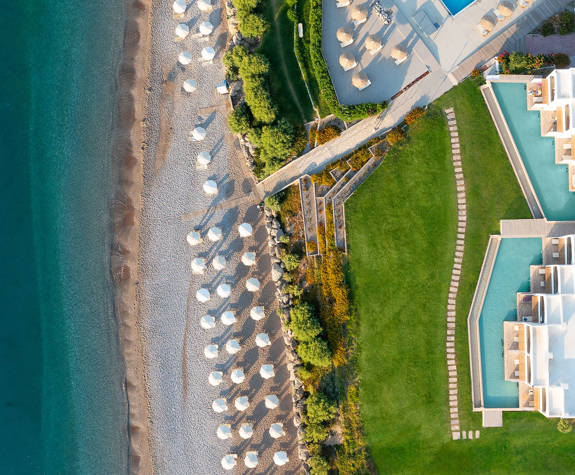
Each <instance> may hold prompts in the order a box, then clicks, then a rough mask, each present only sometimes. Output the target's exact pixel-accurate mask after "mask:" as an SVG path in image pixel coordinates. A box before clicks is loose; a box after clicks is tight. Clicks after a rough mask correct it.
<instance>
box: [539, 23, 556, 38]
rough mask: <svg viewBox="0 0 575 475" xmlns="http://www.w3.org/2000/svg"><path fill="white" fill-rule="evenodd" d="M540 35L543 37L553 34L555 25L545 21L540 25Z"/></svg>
mask: <svg viewBox="0 0 575 475" xmlns="http://www.w3.org/2000/svg"><path fill="white" fill-rule="evenodd" d="M541 34H542V35H543V36H549V35H554V34H555V25H554V24H553V22H552V21H551V20H547V21H546V22H545V23H543V25H541Z"/></svg>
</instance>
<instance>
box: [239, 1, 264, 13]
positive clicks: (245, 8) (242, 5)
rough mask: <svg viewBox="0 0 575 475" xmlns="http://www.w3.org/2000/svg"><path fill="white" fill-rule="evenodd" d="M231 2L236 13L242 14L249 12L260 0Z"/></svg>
mask: <svg viewBox="0 0 575 475" xmlns="http://www.w3.org/2000/svg"><path fill="white" fill-rule="evenodd" d="M232 3H233V4H234V7H235V9H236V10H237V11H238V14H239V15H242V14H246V13H250V12H251V11H252V10H254V9H255V8H256V7H257V6H258V4H259V3H260V0H233V2H232Z"/></svg>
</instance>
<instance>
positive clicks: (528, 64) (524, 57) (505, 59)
mask: <svg viewBox="0 0 575 475" xmlns="http://www.w3.org/2000/svg"><path fill="white" fill-rule="evenodd" d="M497 61H498V62H499V69H500V71H501V72H502V73H503V74H527V73H529V72H531V71H534V70H536V69H540V68H542V67H543V66H552V65H553V61H552V58H551V56H545V55H542V54H538V55H536V56H534V55H532V54H529V53H527V54H525V53H519V52H514V53H509V52H508V51H504V52H503V53H501V54H500V55H499V56H497Z"/></svg>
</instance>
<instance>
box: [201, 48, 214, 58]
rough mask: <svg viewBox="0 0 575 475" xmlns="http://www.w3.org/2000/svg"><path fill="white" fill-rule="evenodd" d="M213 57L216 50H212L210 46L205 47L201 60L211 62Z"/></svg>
mask: <svg viewBox="0 0 575 475" xmlns="http://www.w3.org/2000/svg"><path fill="white" fill-rule="evenodd" d="M215 55H216V50H215V49H214V48H212V47H211V46H206V47H205V48H204V49H203V50H202V58H203V59H204V60H205V61H211V60H212V59H214V56H215Z"/></svg>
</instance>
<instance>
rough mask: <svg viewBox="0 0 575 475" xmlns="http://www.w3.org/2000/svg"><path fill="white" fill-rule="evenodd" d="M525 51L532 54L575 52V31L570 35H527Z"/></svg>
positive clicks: (569, 53)
mask: <svg viewBox="0 0 575 475" xmlns="http://www.w3.org/2000/svg"><path fill="white" fill-rule="evenodd" d="M525 52H526V53H531V54H552V53H565V54H568V55H570V56H573V55H574V54H575V33H571V34H570V35H563V36H561V35H549V36H541V35H527V36H526V37H525Z"/></svg>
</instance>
